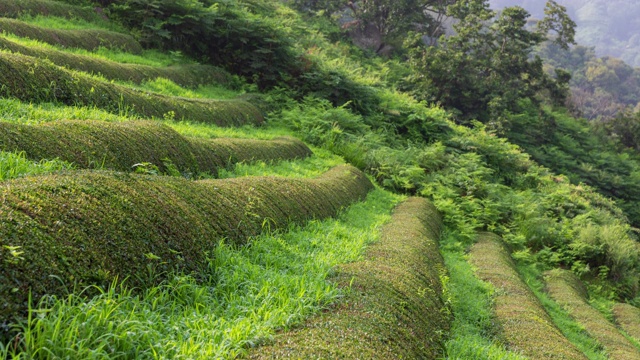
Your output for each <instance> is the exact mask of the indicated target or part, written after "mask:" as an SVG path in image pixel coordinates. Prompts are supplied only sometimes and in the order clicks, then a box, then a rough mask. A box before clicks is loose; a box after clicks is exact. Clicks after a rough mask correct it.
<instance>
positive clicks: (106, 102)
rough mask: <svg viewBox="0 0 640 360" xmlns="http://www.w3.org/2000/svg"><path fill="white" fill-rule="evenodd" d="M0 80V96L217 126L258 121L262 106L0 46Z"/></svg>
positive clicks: (260, 120) (260, 118)
mask: <svg viewBox="0 0 640 360" xmlns="http://www.w3.org/2000/svg"><path fill="white" fill-rule="evenodd" d="M0 84H2V85H0V96H2V97H13V98H17V99H19V100H22V101H27V102H35V103H38V102H55V103H63V104H66V105H74V106H75V105H84V106H95V107H97V108H100V109H103V110H105V111H109V112H113V113H117V114H118V113H129V114H135V115H139V116H141V117H147V118H151V117H155V118H171V119H177V120H180V119H188V120H192V121H197V122H206V123H213V124H217V125H220V126H232V125H243V124H248V123H251V124H258V123H262V121H263V117H262V113H261V111H260V110H259V109H258V108H257V107H255V106H254V105H252V104H250V103H248V102H247V101H244V100H241V99H231V100H208V99H207V100H205V99H188V98H182V97H174V96H165V95H160V94H155V93H150V92H146V91H139V90H135V89H131V88H129V87H126V86H121V85H118V84H114V83H111V82H108V81H103V80H99V79H97V78H95V77H92V76H89V75H86V74H84V73H81V72H76V71H71V70H67V69H64V68H61V67H59V66H56V65H54V64H52V63H51V62H50V61H48V60H43V59H37V58H34V57H31V56H25V55H21V54H12V53H8V52H4V51H0Z"/></svg>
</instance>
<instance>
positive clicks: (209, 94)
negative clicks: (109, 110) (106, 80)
mask: <svg viewBox="0 0 640 360" xmlns="http://www.w3.org/2000/svg"><path fill="white" fill-rule="evenodd" d="M128 86H130V87H133V88H137V89H141V90H147V91H153V92H155V93H158V94H162V95H169V96H180V97H187V98H200V99H233V98H236V97H237V96H238V95H240V94H241V92H240V91H237V90H231V89H228V88H225V87H223V86H220V85H200V86H198V88H197V89H185V88H183V87H181V86H180V85H178V84H176V83H175V82H173V81H171V80H169V79H165V78H157V79H154V80H149V81H146V82H144V83H142V84H141V85H132V84H129V85H128Z"/></svg>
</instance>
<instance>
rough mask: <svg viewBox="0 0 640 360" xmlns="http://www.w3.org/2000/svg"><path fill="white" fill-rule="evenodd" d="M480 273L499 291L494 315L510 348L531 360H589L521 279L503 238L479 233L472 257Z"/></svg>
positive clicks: (470, 258) (471, 259) (478, 274)
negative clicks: (570, 340)
mask: <svg viewBox="0 0 640 360" xmlns="http://www.w3.org/2000/svg"><path fill="white" fill-rule="evenodd" d="M469 261H470V263H471V264H472V265H473V266H475V267H476V269H477V270H476V274H477V276H478V277H479V278H480V279H481V280H483V281H486V282H488V283H490V284H491V285H492V286H493V287H494V288H495V290H496V296H495V315H496V320H497V321H498V322H499V324H500V328H501V330H502V331H501V335H502V336H503V337H504V339H505V340H506V344H507V346H508V347H509V349H510V350H513V351H516V352H521V353H522V354H524V355H525V356H527V357H529V358H531V359H586V356H584V354H582V352H581V351H580V350H578V348H576V346H575V345H573V344H572V343H571V342H569V340H567V338H565V337H564V335H563V334H562V333H561V332H560V330H559V329H558V328H557V327H556V326H555V325H554V323H553V321H552V320H551V318H550V317H549V315H548V314H547V313H546V312H545V310H544V308H543V307H542V304H541V303H540V302H539V301H538V299H537V298H536V296H535V295H534V293H533V292H532V291H531V289H529V287H528V286H527V284H526V283H525V282H524V281H522V278H520V275H519V274H518V272H517V270H516V268H515V264H514V263H513V260H512V259H511V256H510V254H509V252H508V251H507V250H506V249H505V247H504V245H503V244H502V241H501V239H500V238H499V237H498V236H496V235H493V234H490V233H482V234H480V235H479V239H478V242H477V243H476V244H475V245H473V247H472V248H471V252H470V257H469Z"/></svg>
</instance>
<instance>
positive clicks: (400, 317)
mask: <svg viewBox="0 0 640 360" xmlns="http://www.w3.org/2000/svg"><path fill="white" fill-rule="evenodd" d="M441 228H442V222H441V218H440V214H439V213H438V211H437V210H436V209H435V207H434V206H433V205H432V204H431V203H430V202H429V201H427V200H426V199H424V198H410V199H409V200H407V201H405V202H404V203H402V204H400V205H399V206H398V207H397V208H396V210H395V212H394V214H393V217H392V220H391V222H390V223H388V224H387V225H386V226H385V227H384V228H383V229H382V230H381V231H382V237H381V239H380V241H379V242H378V243H375V244H373V245H371V246H370V247H369V248H368V249H367V252H366V254H365V256H364V259H363V260H362V261H358V262H355V263H351V264H345V265H341V266H340V267H339V268H338V269H337V274H336V276H335V277H334V279H333V280H334V281H336V282H337V283H338V284H340V285H341V286H343V287H345V288H346V287H350V289H351V291H349V292H347V295H346V296H345V297H344V298H343V299H342V300H341V301H339V302H338V303H337V304H336V305H335V307H334V308H332V309H331V310H330V311H327V312H324V313H322V314H320V315H318V316H316V317H314V318H312V319H310V320H309V321H308V322H307V323H305V324H304V325H303V326H302V327H300V328H298V329H294V330H292V331H285V332H282V333H281V334H279V335H277V336H276V338H275V342H274V343H272V344H269V345H267V346H263V347H256V348H255V349H254V350H253V351H252V353H251V354H250V356H249V358H252V359H282V358H289V359H436V358H440V356H441V355H442V353H441V351H442V349H443V347H444V341H445V339H446V337H447V334H448V331H449V323H450V318H449V315H448V314H449V313H450V312H449V311H448V310H447V305H446V303H445V301H443V284H442V282H441V279H442V278H443V276H444V275H445V272H446V270H445V266H444V262H443V259H442V256H441V255H440V252H439V250H438V238H439V236H440V230H441Z"/></svg>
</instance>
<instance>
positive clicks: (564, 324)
mask: <svg viewBox="0 0 640 360" xmlns="http://www.w3.org/2000/svg"><path fill="white" fill-rule="evenodd" d="M518 271H519V272H520V274H521V275H522V276H523V278H524V281H525V282H526V283H527V284H528V285H529V288H530V289H531V290H532V291H533V293H534V294H535V295H536V297H537V298H538V300H540V303H541V304H542V306H543V307H544V309H545V310H546V311H547V313H548V314H549V316H550V317H551V319H552V320H553V323H554V324H555V325H556V326H557V327H558V329H560V331H561V332H562V334H563V335H564V336H565V337H566V338H567V339H569V341H571V342H572V343H573V344H574V345H575V346H576V347H577V348H578V349H580V351H582V352H583V353H584V354H585V355H586V356H587V357H588V358H589V359H597V360H600V359H602V360H604V359H607V355H606V353H605V352H604V349H603V348H602V345H600V344H599V343H598V342H597V341H596V340H595V339H594V338H592V337H591V336H589V334H587V332H586V331H585V329H584V327H583V326H582V325H580V324H579V323H578V322H576V321H575V320H574V319H573V318H572V317H571V315H569V314H568V313H567V312H566V311H565V310H564V309H562V307H561V306H560V305H558V303H556V302H555V301H553V299H551V298H550V297H549V295H548V294H547V293H545V292H544V290H543V288H544V284H543V283H542V281H541V280H540V278H541V276H542V274H541V273H540V271H538V270H537V269H536V268H535V267H534V266H526V265H523V264H518Z"/></svg>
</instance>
